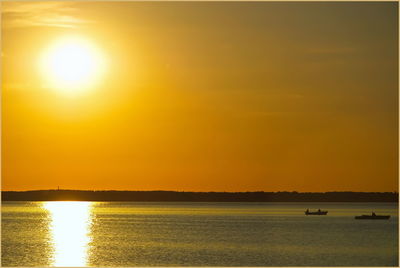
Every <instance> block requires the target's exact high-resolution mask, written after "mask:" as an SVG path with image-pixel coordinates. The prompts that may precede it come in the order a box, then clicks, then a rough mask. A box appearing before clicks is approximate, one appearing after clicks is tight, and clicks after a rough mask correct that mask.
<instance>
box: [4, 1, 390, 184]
mask: <svg viewBox="0 0 400 268" xmlns="http://www.w3.org/2000/svg"><path fill="white" fill-rule="evenodd" d="M397 10H398V7H397V3H395V2H387V3H377V2H369V3H367V2H366V3H362V2H359V3H355V2H353V3H350V2H348V3H345V2H343V3H339V2H337V3H324V2H319V3H283V2H282V3H272V2H249V3H245V2H236V3H232V2H220V3H217V2H176V3H173V2H170V3H161V2H153V3H151V2H149V3H143V2H142V3H141V2H118V3H117V2H115V3H111V2H97V3H96V2H88V3H83V2H81V3H79V2H3V3H2V54H1V59H2V89H3V95H2V189H3V190H29V189H49V188H57V186H60V188H64V189H97V190H100V189H128V190H185V191H259V190H260V191H284V190H287V191H292V190H296V191H335V190H338V191H342V190H351V191H395V190H397V189H398V174H397V171H398V166H397V164H398V142H397V140H398V84H397V75H398V68H397V66H398V61H397V60H398V52H397V50H398V43H397V37H398V36H397V34H398V14H397ZM70 35H76V36H80V37H81V38H82V39H83V40H88V42H90V43H91V44H92V45H93V47H94V48H96V49H98V50H99V51H101V53H102V56H103V58H104V59H106V62H107V68H106V71H104V73H103V74H102V75H101V77H98V78H97V83H96V84H94V85H92V86H91V87H90V88H87V89H85V88H82V92H79V94H68V92H67V94H65V92H63V91H62V90H60V89H57V85H54V84H53V85H51V86H49V85H48V84H46V81H45V79H44V77H43V73H41V72H40V70H39V69H40V68H39V64H38V61H39V60H38V58H39V57H40V55H42V54H43V53H46V50H48V46H49V44H51V43H52V42H54V41H57V40H59V39H61V38H63V37H65V36H70ZM48 73H49V74H50V73H51V70H49V71H48ZM49 74H47V75H49ZM44 76H46V74H45V75H44ZM64 91H65V89H64Z"/></svg>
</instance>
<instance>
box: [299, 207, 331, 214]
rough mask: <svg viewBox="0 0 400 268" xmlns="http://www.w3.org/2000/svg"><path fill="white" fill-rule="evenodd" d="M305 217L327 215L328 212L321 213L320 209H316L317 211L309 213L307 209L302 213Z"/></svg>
mask: <svg viewBox="0 0 400 268" xmlns="http://www.w3.org/2000/svg"><path fill="white" fill-rule="evenodd" d="M304 213H305V214H306V215H326V214H328V211H322V210H320V209H318V210H317V211H310V210H309V209H308V208H307V210H306V211H305V212H304Z"/></svg>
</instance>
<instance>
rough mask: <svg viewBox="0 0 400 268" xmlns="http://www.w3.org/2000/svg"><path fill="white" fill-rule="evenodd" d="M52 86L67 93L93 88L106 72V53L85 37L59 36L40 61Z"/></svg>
mask: <svg viewBox="0 0 400 268" xmlns="http://www.w3.org/2000/svg"><path fill="white" fill-rule="evenodd" d="M40 65H41V71H42V74H43V77H44V78H45V80H46V82H47V84H48V86H50V87H51V88H54V89H57V90H61V91H63V92H65V93H79V92H82V91H85V90H87V89H88V88H90V87H92V86H93V85H94V84H95V82H98V80H99V78H100V77H101V75H102V74H103V72H104V68H105V64H104V56H103V55H101V53H100V52H99V50H98V49H97V48H96V47H95V46H94V45H93V44H91V43H90V42H89V41H88V40H85V39H83V38H75V37H74V38H73V37H69V38H64V39H59V40H57V41H56V42H54V43H53V44H51V45H50V47H49V48H48V49H47V50H46V51H45V53H44V54H43V55H42V57H41V61H40Z"/></svg>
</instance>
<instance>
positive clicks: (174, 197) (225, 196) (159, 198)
mask: <svg viewBox="0 0 400 268" xmlns="http://www.w3.org/2000/svg"><path fill="white" fill-rule="evenodd" d="M398 197H399V194H398V193H397V192H320V193H315V192H311V193H308V192H262V191H259V192H178V191H113V190H106V191H88V190H35V191H2V193H1V200H2V201H105V202H106V201H120V202H121V201H136V202H398V200H399V199H398Z"/></svg>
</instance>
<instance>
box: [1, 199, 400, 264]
mask: <svg viewBox="0 0 400 268" xmlns="http://www.w3.org/2000/svg"><path fill="white" fill-rule="evenodd" d="M306 209H309V210H310V211H315V210H317V209H321V210H328V214H327V215H326V216H317V215H313V216H306V215H305V213H304V211H305V210H306ZM372 212H375V213H376V214H382V215H390V216H391V217H390V219H389V220H356V219H354V216H356V215H361V214H371V213H372ZM398 213H399V210H398V204H397V203H325V202H324V203H315V202H313V203H301V202H296V203H292V202H290V203H288V202H286V203H251V202H249V203H236V202H230V203H223V202H193V203H192V202H68V201H65V202H64V201H63V202H57V201H54V202H2V212H1V217H2V219H1V262H2V263H1V264H2V266H24V267H29V266H58V267H82V266H83V267H85V266H95V267H98V266H102V267H106V266H113V267H115V266H119V267H132V266H164V267H165V266H275V267H276V266H398V265H399V255H398V249H399V234H398V230H399V228H398Z"/></svg>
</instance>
